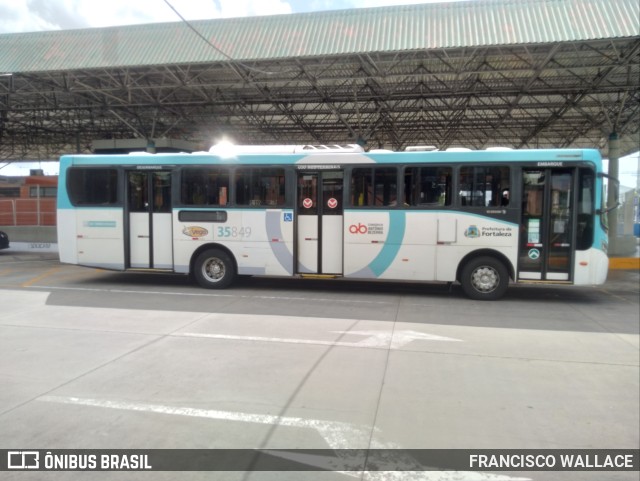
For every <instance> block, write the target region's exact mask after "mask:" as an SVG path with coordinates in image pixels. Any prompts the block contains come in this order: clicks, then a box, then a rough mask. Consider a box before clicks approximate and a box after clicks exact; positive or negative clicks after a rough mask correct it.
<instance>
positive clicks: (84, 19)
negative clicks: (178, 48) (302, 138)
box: [0, 0, 458, 34]
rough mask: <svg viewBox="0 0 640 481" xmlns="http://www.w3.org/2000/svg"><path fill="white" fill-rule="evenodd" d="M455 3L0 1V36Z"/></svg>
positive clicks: (379, 0) (395, 0) (372, 0)
mask: <svg viewBox="0 0 640 481" xmlns="http://www.w3.org/2000/svg"><path fill="white" fill-rule="evenodd" d="M436 1H458V0H0V34H2V33H18V32H35V31H42V30H67V29H73V28H89V27H92V28H95V27H110V26H115V25H134V24H140V23H154V22H178V21H180V18H179V17H178V15H177V14H176V13H175V12H174V11H173V10H172V9H171V7H169V5H167V2H169V3H170V4H171V5H172V6H173V7H174V8H175V9H176V10H177V11H178V12H179V13H180V15H182V16H183V17H184V18H185V19H187V20H202V19H212V18H231V17H247V16H257V15H277V14H287V13H302V12H317V11H321V10H339V9H345V8H364V7H381V6H390V5H407V4H413V3H433V2H436Z"/></svg>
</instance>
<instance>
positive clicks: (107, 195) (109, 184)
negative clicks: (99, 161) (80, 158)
mask: <svg viewBox="0 0 640 481" xmlns="http://www.w3.org/2000/svg"><path fill="white" fill-rule="evenodd" d="M67 191H68V192H69V199H70V200H71V203H72V204H73V205H76V206H89V205H91V206H110V205H115V204H117V203H118V171H117V170H116V169H105V168H97V169H96V168H80V167H78V168H75V167H74V168H71V169H69V171H68V173H67Z"/></svg>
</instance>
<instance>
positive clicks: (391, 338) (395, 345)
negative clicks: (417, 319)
mask: <svg viewBox="0 0 640 481" xmlns="http://www.w3.org/2000/svg"><path fill="white" fill-rule="evenodd" d="M331 332H334V333H340V334H342V333H344V334H356V335H362V336H367V337H366V338H365V339H363V340H362V341H357V342H346V341H322V340H319V339H318V340H316V339H293V338H285V337H263V336H240V335H236V334H207V333H199V332H180V333H175V334H172V336H174V337H199V338H208V339H228V340H234V341H253V342H277V343H285V344H312V345H316V346H337V347H356V348H368V349H400V348H401V347H403V346H405V345H407V344H409V343H410V342H413V341H416V340H424V341H449V342H450V341H453V342H462V341H461V340H460V339H453V338H451V337H443V336H436V335H434V334H426V333H422V332H417V331H395V332H392V331H331Z"/></svg>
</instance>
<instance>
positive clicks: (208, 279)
mask: <svg viewBox="0 0 640 481" xmlns="http://www.w3.org/2000/svg"><path fill="white" fill-rule="evenodd" d="M193 275H194V277H195V278H196V281H197V282H198V284H199V285H200V287H204V288H205V289H224V288H225V287H228V286H229V285H230V284H231V283H232V282H233V280H234V279H235V277H236V268H235V264H234V263H233V260H232V259H231V257H229V254H227V253H226V252H224V251H223V250H220V249H207V250H206V251H204V252H201V253H200V254H199V255H198V257H196V261H195V263H194V265H193Z"/></svg>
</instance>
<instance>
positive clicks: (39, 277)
mask: <svg viewBox="0 0 640 481" xmlns="http://www.w3.org/2000/svg"><path fill="white" fill-rule="evenodd" d="M59 270H60V266H58V267H52V268H51V269H49V270H48V271H46V272H43V273H42V274H40V275H39V276H38V277H34V278H33V279H31V280H28V281H26V282H23V283H22V284H21V286H22V287H29V286H31V285H32V284H35V283H36V282H38V281H41V280H42V279H45V278H47V277H49V276H50V275H52V274H54V273H55V272H56V271H59Z"/></svg>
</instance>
